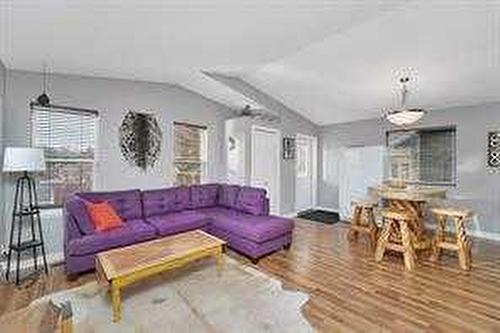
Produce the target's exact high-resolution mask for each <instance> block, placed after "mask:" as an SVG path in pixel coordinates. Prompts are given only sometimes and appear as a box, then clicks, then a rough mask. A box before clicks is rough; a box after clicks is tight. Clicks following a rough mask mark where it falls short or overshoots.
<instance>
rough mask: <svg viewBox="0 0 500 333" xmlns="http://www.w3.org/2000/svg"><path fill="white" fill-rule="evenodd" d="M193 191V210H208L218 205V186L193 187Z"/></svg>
mask: <svg viewBox="0 0 500 333" xmlns="http://www.w3.org/2000/svg"><path fill="white" fill-rule="evenodd" d="M190 190H191V208H192V209H196V208H206V207H214V206H216V205H217V196H218V192H219V185H218V184H203V185H193V186H191V187H190Z"/></svg>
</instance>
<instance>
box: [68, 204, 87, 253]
mask: <svg viewBox="0 0 500 333" xmlns="http://www.w3.org/2000/svg"><path fill="white" fill-rule="evenodd" d="M63 216H64V217H63V218H64V221H63V222H64V228H63V233H64V255H65V257H66V255H67V254H68V252H67V251H68V245H69V243H70V241H71V240H73V239H76V238H81V237H83V234H82V233H81V232H80V229H78V226H77V225H76V220H75V218H74V217H73V215H71V213H69V212H68V211H66V210H64V212H63Z"/></svg>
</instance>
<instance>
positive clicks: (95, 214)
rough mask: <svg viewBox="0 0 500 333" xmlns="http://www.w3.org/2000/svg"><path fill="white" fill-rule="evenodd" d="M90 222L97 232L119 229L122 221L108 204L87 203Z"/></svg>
mask: <svg viewBox="0 0 500 333" xmlns="http://www.w3.org/2000/svg"><path fill="white" fill-rule="evenodd" d="M87 210H88V212H89V216H90V220H91V221H92V224H93V225H94V228H95V230H97V231H106V230H109V229H113V228H117V227H121V226H122V225H123V221H122V219H121V218H120V216H118V214H117V213H116V211H115V209H114V208H113V206H111V205H110V204H109V203H108V202H106V201H104V202H99V203H87Z"/></svg>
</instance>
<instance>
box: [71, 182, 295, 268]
mask: <svg viewBox="0 0 500 333" xmlns="http://www.w3.org/2000/svg"><path fill="white" fill-rule="evenodd" d="M103 201H106V202H108V203H109V204H110V205H111V206H113V208H114V209H115V210H116V212H117V214H118V215H119V216H120V218H121V219H122V220H123V221H124V222H125V223H124V225H123V226H122V227H119V228H115V229H112V230H109V231H105V232H97V231H95V230H94V228H93V225H92V223H91V221H90V217H89V215H88V212H87V206H86V205H87V203H88V202H91V203H97V202H103ZM64 220H65V222H64V255H65V265H66V266H65V267H66V273H67V274H69V275H74V274H77V273H81V272H85V271H89V270H92V269H94V267H95V266H94V263H95V257H96V255H97V254H98V253H99V252H102V251H106V250H109V249H113V248H117V247H122V246H127V245H131V244H135V243H139V242H144V241H147V240H151V239H155V238H158V237H165V236H168V235H173V234H178V233H181V232H186V231H190V230H195V229H201V230H204V231H206V232H208V233H210V234H212V235H214V236H216V237H219V238H221V239H223V240H225V241H226V242H227V243H228V246H229V247H230V248H232V249H233V250H235V251H237V252H240V253H242V254H244V255H246V256H247V257H249V258H250V259H252V261H253V262H257V260H258V259H259V258H261V257H263V256H265V255H267V254H270V253H272V252H274V251H276V250H279V249H281V248H287V247H289V246H290V244H291V242H292V230H293V226H294V225H293V220H291V219H287V218H283V217H278V216H272V215H269V200H268V199H267V197H266V191H265V190H263V189H258V188H253V187H247V186H238V185H227V184H204V185H194V186H190V187H174V188H164V189H157V190H148V191H140V190H137V189H136V190H127V191H114V192H87V193H77V194H75V195H73V196H71V197H69V198H68V199H67V200H66V201H65V204H64Z"/></svg>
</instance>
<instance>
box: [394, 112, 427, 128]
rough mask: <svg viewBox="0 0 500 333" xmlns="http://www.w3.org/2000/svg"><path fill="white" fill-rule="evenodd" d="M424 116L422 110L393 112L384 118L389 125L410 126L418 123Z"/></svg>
mask: <svg viewBox="0 0 500 333" xmlns="http://www.w3.org/2000/svg"><path fill="white" fill-rule="evenodd" d="M424 114H425V111H424V110H422V109H403V110H395V111H392V112H390V113H389V114H387V116H386V118H387V120H389V121H390V122H391V123H393V124H395V125H398V126H402V125H410V124H413V123H415V122H417V121H419V120H420V119H421V118H422V117H423V116H424Z"/></svg>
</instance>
